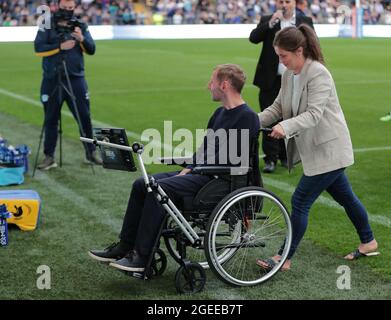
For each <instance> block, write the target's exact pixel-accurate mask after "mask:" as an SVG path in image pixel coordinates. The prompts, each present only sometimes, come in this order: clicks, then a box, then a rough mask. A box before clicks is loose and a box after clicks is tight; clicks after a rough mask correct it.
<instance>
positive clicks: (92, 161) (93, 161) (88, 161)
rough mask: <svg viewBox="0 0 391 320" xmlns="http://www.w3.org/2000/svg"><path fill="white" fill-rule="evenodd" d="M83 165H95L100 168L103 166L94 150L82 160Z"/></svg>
mask: <svg viewBox="0 0 391 320" xmlns="http://www.w3.org/2000/svg"><path fill="white" fill-rule="evenodd" d="M84 163H85V164H97V165H99V166H101V165H102V164H103V161H102V158H101V157H100V154H99V153H98V152H97V151H96V150H95V151H92V153H91V154H90V155H89V156H88V157H86V159H85V160H84Z"/></svg>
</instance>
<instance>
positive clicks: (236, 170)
mask: <svg viewBox="0 0 391 320" xmlns="http://www.w3.org/2000/svg"><path fill="white" fill-rule="evenodd" d="M251 170H252V169H251V168H250V167H223V166H213V167H212V166H210V167H194V168H193V169H192V171H191V172H192V173H195V174H204V175H230V176H244V175H246V174H247V173H249V172H251Z"/></svg>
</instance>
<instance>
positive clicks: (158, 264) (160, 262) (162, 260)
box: [151, 249, 167, 276]
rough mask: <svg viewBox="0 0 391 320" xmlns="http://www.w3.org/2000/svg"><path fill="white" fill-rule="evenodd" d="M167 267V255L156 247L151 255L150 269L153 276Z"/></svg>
mask: <svg viewBox="0 0 391 320" xmlns="http://www.w3.org/2000/svg"><path fill="white" fill-rule="evenodd" d="M166 268H167V257H166V255H165V253H164V252H163V250H161V249H157V250H156V251H155V254H154V256H153V260H152V264H151V269H152V275H153V276H160V275H162V274H163V272H164V271H165V270H166Z"/></svg>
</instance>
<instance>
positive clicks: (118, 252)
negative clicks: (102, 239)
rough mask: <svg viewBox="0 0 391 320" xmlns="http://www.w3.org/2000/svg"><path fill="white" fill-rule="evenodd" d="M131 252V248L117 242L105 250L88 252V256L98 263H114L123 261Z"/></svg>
mask: <svg viewBox="0 0 391 320" xmlns="http://www.w3.org/2000/svg"><path fill="white" fill-rule="evenodd" d="M129 251H130V247H129V246H127V245H125V244H123V243H121V242H115V243H113V244H111V245H109V246H108V247H107V248H106V249H104V250H90V251H88V255H89V256H90V257H91V258H93V259H95V260H98V261H102V262H112V261H116V260H119V259H122V258H123V257H125V256H126V255H127V254H128V253H129Z"/></svg>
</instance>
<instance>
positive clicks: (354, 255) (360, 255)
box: [345, 249, 380, 261]
mask: <svg viewBox="0 0 391 320" xmlns="http://www.w3.org/2000/svg"><path fill="white" fill-rule="evenodd" d="M379 254H380V252H378V251H372V252H366V253H363V252H360V250H359V249H356V250H355V251H353V252H351V253H349V254H347V255H351V256H352V258H351V259H348V258H345V259H346V260H349V261H353V260H357V259H359V258H363V257H373V256H378V255H379Z"/></svg>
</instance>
